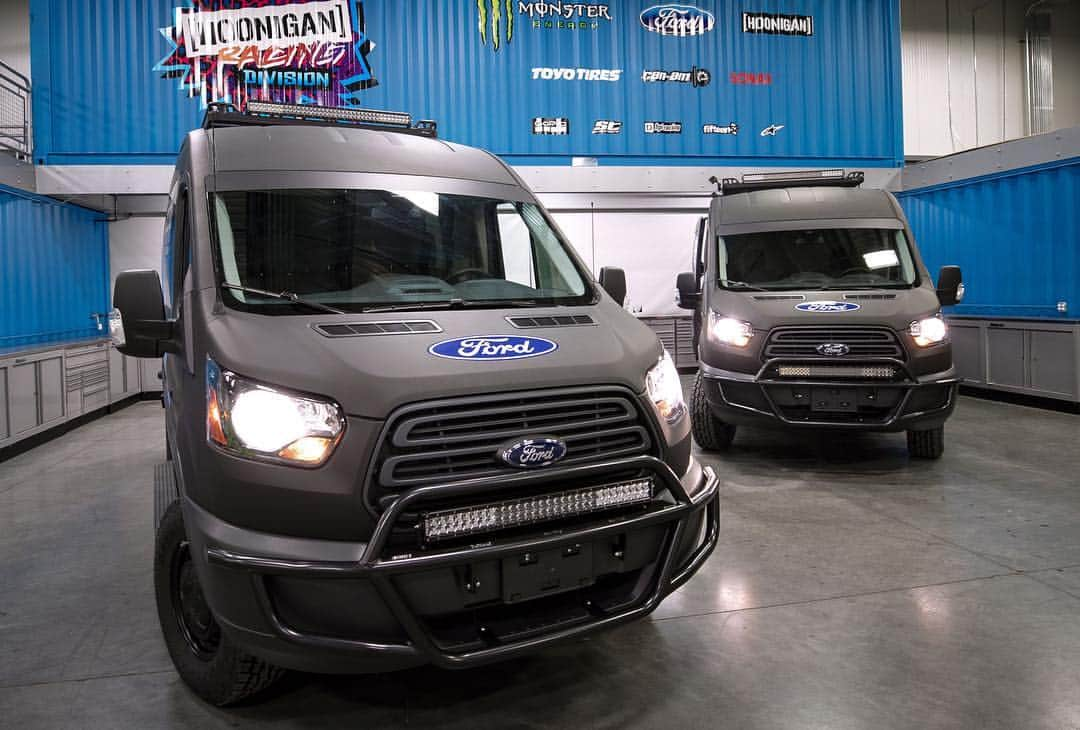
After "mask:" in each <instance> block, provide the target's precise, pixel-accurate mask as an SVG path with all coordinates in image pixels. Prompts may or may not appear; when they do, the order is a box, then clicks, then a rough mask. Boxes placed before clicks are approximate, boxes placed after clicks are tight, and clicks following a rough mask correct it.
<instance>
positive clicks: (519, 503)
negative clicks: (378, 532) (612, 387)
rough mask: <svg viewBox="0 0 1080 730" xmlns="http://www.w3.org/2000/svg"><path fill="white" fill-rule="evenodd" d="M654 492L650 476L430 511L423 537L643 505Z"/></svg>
mask: <svg viewBox="0 0 1080 730" xmlns="http://www.w3.org/2000/svg"><path fill="white" fill-rule="evenodd" d="M654 491H655V483H654V482H653V479H652V477H647V478H644V479H634V480H631V481H626V482H618V483H616V484H604V485H600V486H596V487H584V488H582V489H570V490H567V491H564V492H556V493H554V494H538V495H536V496H535V497H522V498H520V499H508V500H505V501H502V502H489V503H487V504H479V505H475V506H472V507H459V508H455V509H446V510H439V511H437V512H429V513H427V514H425V515H424V516H423V529H424V539H425V540H427V541H435V540H445V539H447V538H452V537H463V536H465V535H473V534H476V533H479V532H491V531H493V530H502V529H506V528H508V527H520V526H522V525H528V524H533V523H537V522H547V521H549V520H557V519H561V518H565V517H576V516H578V515H584V514H588V513H590V512H600V511H602V510H607V509H615V508H617V507H627V506H630V505H633V504H642V503H644V502H648V501H649V500H650V499H652V497H653V492H654Z"/></svg>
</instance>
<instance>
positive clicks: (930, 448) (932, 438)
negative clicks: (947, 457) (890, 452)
mask: <svg viewBox="0 0 1080 730" xmlns="http://www.w3.org/2000/svg"><path fill="white" fill-rule="evenodd" d="M907 449H908V455H910V456H912V457H914V458H917V459H940V458H941V455H942V454H943V453H945V427H944V426H938V427H937V428H931V429H928V430H926V431H908V432H907Z"/></svg>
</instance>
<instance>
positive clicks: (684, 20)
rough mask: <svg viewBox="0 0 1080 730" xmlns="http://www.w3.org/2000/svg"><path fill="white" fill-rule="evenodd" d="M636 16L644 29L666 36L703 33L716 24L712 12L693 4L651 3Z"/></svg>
mask: <svg viewBox="0 0 1080 730" xmlns="http://www.w3.org/2000/svg"><path fill="white" fill-rule="evenodd" d="M638 18H639V19H640V20H641V25H642V26H643V27H644V28H645V30H647V31H649V32H651V33H659V34H660V35H667V36H693V35H705V34H706V33H708V32H709V31H711V30H712V29H713V26H715V25H716V18H715V17H714V16H713V14H712V13H710V12H709V11H708V10H702V9H701V8H699V7H695V6H693V5H675V4H670V5H653V6H652V7H650V8H645V10H642V11H641V15H640V16H638Z"/></svg>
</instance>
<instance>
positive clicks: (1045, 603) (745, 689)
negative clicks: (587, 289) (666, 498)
mask: <svg viewBox="0 0 1080 730" xmlns="http://www.w3.org/2000/svg"><path fill="white" fill-rule="evenodd" d="M1078 446H1080V417H1078V416H1075V415H1069V414H1063V413H1055V412H1046V411H1040V410H1034V409H1030V408H1025V407H1021V406H1015V405H1007V404H1002V403H995V402H989V401H982V400H976V399H971V398H963V399H962V400H961V403H960V405H959V408H958V410H957V413H956V415H955V417H954V418H953V419H952V420H951V421H950V422H949V425H948V429H947V453H946V455H945V457H944V458H943V459H942V460H941V461H938V462H933V463H925V462H912V461H909V460H908V458H907V455H906V451H905V448H904V439H903V437H902V435H862V436H828V437H823V436H811V435H785V434H777V433H770V432H766V431H750V430H747V431H744V432H741V433H740V434H739V436H738V438H737V439H736V447H735V449H734V451H733V452H732V453H731V454H730V455H729V456H726V457H724V458H717V457H713V456H707V457H704V458H705V459H706V460H707V461H708V462H709V463H711V464H713V465H715V466H716V468H717V471H718V473H719V474H720V476H721V479H722V486H721V491H722V504H723V514H722V536H721V539H720V545H719V547H718V548H717V550H716V553H715V554H714V555H713V557H712V558H711V559H710V561H709V562H708V563H707V564H706V565H705V567H704V568H703V569H702V571H701V573H700V574H699V575H698V576H697V577H696V578H695V579H694V580H692V581H691V582H690V583H689V584H687V585H686V586H685V587H684V588H683V589H681V590H680V591H679V592H678V593H677V594H675V595H674V596H672V597H671V598H669V599H668V601H667V602H666V603H665V604H664V605H663V606H661V608H660V609H659V610H658V611H657V613H656V614H655V615H654V616H652V618H651V619H649V620H646V621H642V622H639V623H637V624H635V625H632V626H628V627H624V628H622V629H619V630H616V631H614V632H611V633H608V634H604V635H601V636H598V637H595V638H593V639H591V640H589V641H584V642H579V643H576V644H570V645H566V646H562V647H559V648H555V649H550V650H547V651H544V652H542V653H541V654H538V655H536V656H533V657H530V658H528V659H524V660H520V661H515V662H512V663H510V664H504V665H499V666H494V667H490V668H485V669H481V670H477V671H470V672H466V673H460V672H446V671H441V670H434V669H422V670H416V671H409V672H404V673H399V674H391V675H383V676H374V677H322V676H310V675H298V674H294V675H290V677H289V678H288V680H287V681H286V682H285V683H284V685H282V686H281V688H280V690H279V691H278V692H277V693H276V694H274V695H273V696H272V697H271V698H269V699H268V700H267V701H265V702H263V703H261V704H255V705H249V706H244V707H239V708H235V709H231V710H218V709H215V708H211V707H208V706H207V705H205V704H203V703H202V702H200V701H199V700H197V699H195V698H194V697H193V696H192V695H191V694H190V693H189V692H188V691H187V690H186V688H185V687H184V685H183V684H182V683H181V682H180V680H179V679H178V678H177V675H176V674H175V672H174V671H173V670H172V667H171V665H170V662H169V659H168V656H167V655H166V652H165V647H164V645H163V644H162V642H161V639H160V637H159V634H158V627H157V619H156V615H155V611H154V605H153V596H152V593H151V580H150V575H151V564H150V563H151V554H152V526H151V511H152V503H153V494H152V487H151V477H152V469H153V465H154V462H155V461H156V460H157V459H158V458H159V457H160V455H161V453H162V449H163V446H162V414H161V409H160V406H158V405H157V404H154V403H141V404H138V405H135V406H132V407H130V408H127V409H125V410H122V411H120V412H119V413H116V414H114V415H111V416H108V417H106V418H103V419H101V420H98V421H95V422H93V423H91V424H88V425H86V426H83V427H82V428H80V429H78V430H76V431H74V432H71V433H69V434H67V435H65V436H63V437H62V438H60V439H58V440H56V441H53V442H51V443H49V444H47V445H45V446H42V447H39V448H36V449H34V450H32V451H29V452H27V453H25V454H22V455H20V456H18V457H16V458H14V459H12V460H10V461H7V462H4V463H2V464H0V727H5V728H7V727H10V728H20V729H22V728H38V727H50V728H52V727H57V728H68V727H94V728H98V727H100V728H156V727H192V728H210V727H253V726H258V725H266V726H271V727H277V728H284V727H322V726H329V727H345V726H348V727H380V728H392V727H400V726H410V727H455V728H478V727H480V728H540V727H551V728H563V727H575V728H624V727H642V728H706V727H709V728H713V727H732V728H754V727H761V728H788V727H790V728H814V727H821V728H890V727H896V728H910V727H919V728H940V727H948V728H1080V448H1078Z"/></svg>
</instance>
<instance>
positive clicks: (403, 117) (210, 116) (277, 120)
mask: <svg viewBox="0 0 1080 730" xmlns="http://www.w3.org/2000/svg"><path fill="white" fill-rule="evenodd" d="M250 125H255V126H270V125H307V126H316V127H332V126H348V127H357V128H360V129H380V130H384V131H394V132H403V133H405V134H417V135H420V136H422V137H431V138H435V137H438V125H437V124H436V123H435V122H434V121H433V120H431V119H421V120H418V121H417V122H416V124H413V121H412V115H410V114H408V113H407V112H390V111H381V110H379V109H360V108H354V107H330V106H315V105H314V104H283V103H280V102H275V101H249V102H248V103H247V106H246V108H245V109H244V110H243V111H241V110H240V109H238V108H237V107H236V106H235V105H233V104H230V103H229V102H221V101H215V102H211V103H210V104H207V105H206V115H205V116H204V117H203V123H202V126H203V129H220V128H222V127H239V126H250Z"/></svg>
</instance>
